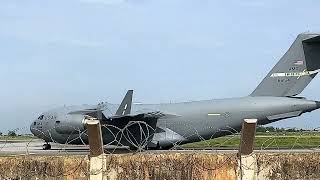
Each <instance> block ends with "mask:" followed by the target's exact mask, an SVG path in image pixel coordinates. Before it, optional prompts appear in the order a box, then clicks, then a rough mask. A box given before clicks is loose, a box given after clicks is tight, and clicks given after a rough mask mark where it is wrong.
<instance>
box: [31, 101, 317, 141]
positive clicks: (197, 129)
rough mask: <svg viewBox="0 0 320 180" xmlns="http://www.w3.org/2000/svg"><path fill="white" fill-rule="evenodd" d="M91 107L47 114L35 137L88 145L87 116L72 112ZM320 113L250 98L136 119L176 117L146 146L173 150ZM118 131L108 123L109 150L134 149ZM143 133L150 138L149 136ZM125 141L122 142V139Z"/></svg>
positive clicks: (165, 107) (180, 106)
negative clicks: (252, 123) (250, 123)
mask: <svg viewBox="0 0 320 180" xmlns="http://www.w3.org/2000/svg"><path fill="white" fill-rule="evenodd" d="M117 106H118V105H115V104H109V103H106V104H105V109H104V111H103V113H104V115H106V116H109V115H112V114H114V112H115V110H116V107H117ZM88 107H93V106H69V107H63V108H59V109H55V110H51V111H48V112H46V113H44V114H42V115H43V117H42V118H41V116H42V115H41V116H40V117H39V118H38V119H37V120H35V121H34V122H33V123H32V125H31V127H30V128H31V131H32V133H33V134H35V135H36V136H38V137H40V138H42V139H44V140H45V141H46V142H58V143H62V144H64V143H68V144H86V143H87V142H88V139H87V136H86V134H85V130H86V128H85V125H84V116H83V115H70V114H69V112H71V111H74V110H81V109H84V108H88ZM318 108H319V103H318V102H317V101H311V100H306V99H303V98H291V97H267V96H261V97H251V96H247V97H241V98H229V99H216V100H206V101H194V102H184V103H170V104H139V105H138V104H133V105H132V113H133V114H139V113H143V112H150V111H161V112H164V113H170V114H174V116H172V117H166V118H159V119H158V120H157V123H156V127H155V128H153V130H154V131H153V132H149V131H148V133H150V137H151V139H150V140H148V142H144V143H145V144H146V145H147V146H156V145H157V146H161V147H169V146H172V145H173V144H177V143H178V144H184V143H189V142H196V141H201V140H207V139H211V138H216V137H220V136H224V135H228V134H232V133H237V132H239V131H240V129H241V125H242V122H243V119H251V118H255V119H258V123H259V124H268V123H272V122H275V121H278V120H281V119H286V118H290V117H296V116H300V115H301V114H302V113H305V112H311V111H313V110H315V109H318ZM111 124H112V123H111ZM113 126H114V125H110V123H108V122H106V123H104V128H103V139H104V143H105V144H116V145H126V146H132V144H133V143H135V142H134V140H132V138H130V135H128V132H126V133H125V132H124V131H123V130H122V129H117V130H115V128H114V127H113ZM112 128H113V129H112ZM110 129H112V130H110ZM133 133H137V132H133ZM139 133H140V134H141V133H143V134H144V136H146V135H145V133H146V132H139ZM126 136H128V137H126ZM120 137H121V138H122V139H119V138H120ZM146 137H147V136H146ZM148 137H149V135H148Z"/></svg>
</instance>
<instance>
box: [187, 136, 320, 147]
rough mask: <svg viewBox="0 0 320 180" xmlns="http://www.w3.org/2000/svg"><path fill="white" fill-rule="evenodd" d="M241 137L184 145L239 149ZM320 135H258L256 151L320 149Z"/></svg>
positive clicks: (221, 138)
mask: <svg viewBox="0 0 320 180" xmlns="http://www.w3.org/2000/svg"><path fill="white" fill-rule="evenodd" d="M239 144H240V135H232V136H225V137H220V138H215V139H211V140H207V141H201V142H196V143H190V144H185V145H182V147H184V148H239ZM319 147H320V133H310V132H306V133H297V132H290V133H257V135H256V138H255V149H266V148H319Z"/></svg>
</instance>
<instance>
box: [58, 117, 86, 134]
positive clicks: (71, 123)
mask: <svg viewBox="0 0 320 180" xmlns="http://www.w3.org/2000/svg"><path fill="white" fill-rule="evenodd" d="M84 121H85V117H84V115H82V114H67V115H65V116H64V118H61V119H59V120H58V119H57V120H56V122H55V130H56V131H57V132H58V133H60V134H75V133H79V132H83V131H84V130H85V125H84Z"/></svg>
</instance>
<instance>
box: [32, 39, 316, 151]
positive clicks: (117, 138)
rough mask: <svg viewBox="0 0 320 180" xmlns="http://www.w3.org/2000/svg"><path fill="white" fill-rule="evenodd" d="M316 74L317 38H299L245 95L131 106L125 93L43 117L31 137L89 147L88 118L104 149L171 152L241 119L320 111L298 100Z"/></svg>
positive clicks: (264, 120) (234, 127)
mask: <svg viewBox="0 0 320 180" xmlns="http://www.w3.org/2000/svg"><path fill="white" fill-rule="evenodd" d="M319 71H320V34H314V33H302V34H299V35H298V36H297V38H296V40H295V41H294V42H293V44H292V45H291V47H290V48H289V50H288V51H287V52H286V53H285V54H284V56H283V57H282V58H281V59H280V61H279V62H278V63H277V64H276V65H275V66H274V68H273V69H272V70H271V71H270V72H269V73H268V74H267V76H266V77H265V78H264V79H263V80H262V82H261V83H260V84H259V85H258V87H257V88H256V89H255V90H254V91H253V92H252V93H251V94H250V95H248V96H245V97H239V98H229V99H216V100H205V101H194V102H183V103H168V104H134V103H132V96H133V91H132V90H129V91H128V92H127V94H126V95H125V97H124V99H123V101H122V103H121V104H120V105H116V104H110V103H100V104H98V105H94V106H89V105H83V106H69V107H61V108H58V109H53V110H50V111H48V112H45V113H43V114H41V115H40V116H39V117H38V118H37V119H36V120H35V121H34V122H33V123H32V124H31V126H30V130H31V132H32V133H33V134H34V135H35V136H37V137H39V138H41V139H43V140H44V141H45V142H46V143H45V144H44V145H43V149H50V148H51V145H50V142H55V143H62V144H64V143H68V144H87V143H88V136H87V134H86V126H85V122H86V119H88V117H89V118H96V119H98V120H99V121H100V122H101V124H102V134H103V143H104V144H105V145H117V146H129V147H131V148H142V149H169V148H171V147H173V146H174V145H180V144H185V143H190V142H196V141H202V140H207V139H211V138H216V137H220V136H225V135H229V134H232V133H235V132H239V131H240V130H241V126H242V122H243V119H247V118H254V119H258V124H260V125H264V124H268V123H272V122H275V121H278V120H282V119H286V118H291V117H297V116H300V115H302V114H303V113H306V112H311V111H313V110H316V109H318V108H319V107H320V102H318V101H313V100H307V99H306V98H304V97H298V96H297V95H298V94H300V93H301V92H302V91H303V89H304V88H305V87H306V86H307V85H308V84H309V83H310V81H311V80H312V79H313V78H314V77H315V76H316V75H317V74H318V72H319Z"/></svg>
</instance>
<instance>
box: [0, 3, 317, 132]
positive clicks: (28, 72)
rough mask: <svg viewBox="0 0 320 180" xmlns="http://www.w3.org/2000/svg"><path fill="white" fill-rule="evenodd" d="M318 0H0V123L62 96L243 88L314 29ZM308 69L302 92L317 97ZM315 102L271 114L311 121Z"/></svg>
mask: <svg viewBox="0 0 320 180" xmlns="http://www.w3.org/2000/svg"><path fill="white" fill-rule="evenodd" d="M319 7H320V1H316V0H305V1H292V0H280V1H279V0H269V1H259V0H257V1H251V0H244V1H236V0H234V1H233V0H231V1H210V0H201V1H199V0H69V1H63V0H55V1H49V0H47V1H40V0H38V1H35V0H29V1H18V0H3V1H1V2H0V82H1V88H0V100H1V105H0V113H1V117H2V118H1V121H2V123H1V124H2V125H1V126H0V132H1V131H2V132H7V130H9V129H15V128H20V129H21V131H27V130H28V127H29V124H30V122H31V121H32V120H33V119H35V118H36V117H37V116H38V114H40V113H41V112H43V111H46V110H48V109H50V108H54V107H57V106H62V105H74V104H85V103H88V104H96V103H98V102H100V101H108V102H112V103H118V102H119V101H121V98H122V96H123V95H124V93H125V92H126V90H127V89H134V90H135V101H137V102H145V103H158V102H169V101H171V102H178V101H189V100H202V99H212V98H224V97H237V96H245V95H248V94H249V93H251V92H252V91H253V90H254V88H255V87H256V86H257V85H258V84H259V83H260V81H261V80H262V79H263V77H264V76H265V75H266V74H267V72H268V71H269V70H270V69H271V68H272V67H273V65H274V64H275V63H276V62H277V61H278V60H279V58H280V57H281V56H282V55H283V54H284V53H285V51H286V50H287V49H288V48H289V46H290V45H291V43H292V41H293V40H294V39H295V37H296V35H297V34H298V33H300V32H306V31H313V32H320V21H319V20H318V18H319V17H320V9H319ZM319 91H320V79H319V77H316V78H315V79H314V80H313V81H312V82H311V84H310V85H309V86H308V87H307V88H306V89H305V91H304V92H303V94H302V95H303V96H306V97H308V98H309V99H315V100H319V99H320V94H319ZM319 118H320V111H316V112H313V113H309V114H305V115H303V116H302V117H299V118H295V119H289V120H285V121H282V122H279V123H276V125H277V126H280V127H303V128H313V127H319V126H320V120H319Z"/></svg>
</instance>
